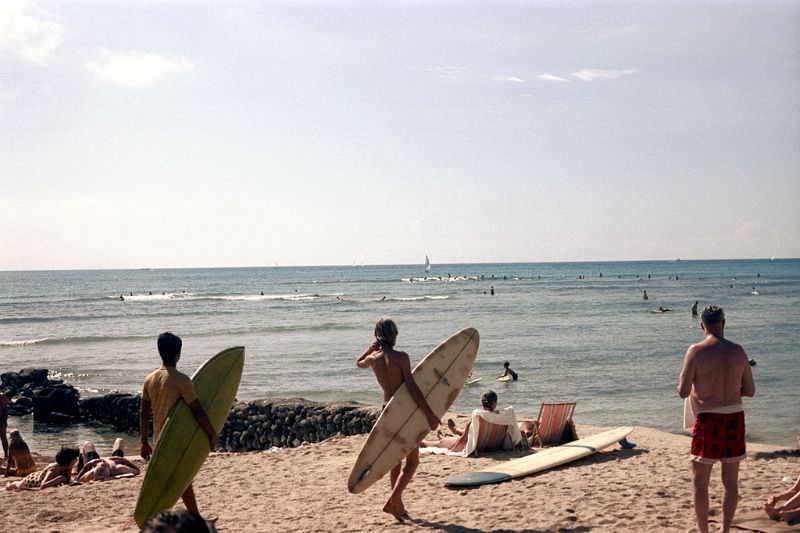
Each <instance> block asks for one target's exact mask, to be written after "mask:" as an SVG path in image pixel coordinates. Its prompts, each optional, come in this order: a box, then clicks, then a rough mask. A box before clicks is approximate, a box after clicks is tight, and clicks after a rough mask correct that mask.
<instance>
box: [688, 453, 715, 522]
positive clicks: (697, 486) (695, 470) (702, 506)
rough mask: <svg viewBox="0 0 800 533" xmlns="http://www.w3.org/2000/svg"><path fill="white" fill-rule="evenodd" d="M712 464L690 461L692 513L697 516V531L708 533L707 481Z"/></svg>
mask: <svg viewBox="0 0 800 533" xmlns="http://www.w3.org/2000/svg"><path fill="white" fill-rule="evenodd" d="M713 466H714V465H713V464H705V463H698V462H696V461H692V484H693V487H694V513H695V515H696V516H697V529H698V530H700V533H708V481H709V479H710V478H711V468H712V467H713Z"/></svg>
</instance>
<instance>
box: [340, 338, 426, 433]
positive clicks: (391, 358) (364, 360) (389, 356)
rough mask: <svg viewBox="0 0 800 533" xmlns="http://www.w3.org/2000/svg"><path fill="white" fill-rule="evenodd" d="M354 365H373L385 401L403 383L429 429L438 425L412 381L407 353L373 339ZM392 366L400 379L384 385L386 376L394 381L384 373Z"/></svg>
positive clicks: (390, 371) (361, 366) (389, 371)
mask: <svg viewBox="0 0 800 533" xmlns="http://www.w3.org/2000/svg"><path fill="white" fill-rule="evenodd" d="M376 363H378V367H381V368H377V367H376ZM381 363H383V364H381ZM356 366H357V367H358V368H370V367H373V370H374V371H375V376H376V378H377V379H378V382H379V383H380V384H381V387H383V390H384V398H385V399H386V401H388V400H389V399H391V397H392V395H393V394H394V391H395V390H396V389H397V386H399V384H400V383H405V384H406V388H407V389H408V392H409V393H410V394H411V397H412V398H413V399H414V402H416V404H417V405H418V406H419V408H420V409H421V410H422V412H423V413H424V414H425V418H427V419H428V425H429V426H430V428H431V430H434V429H436V428H437V427H439V423H440V422H439V418H438V417H437V416H436V415H435V414H434V412H433V411H432V410H431V407H430V405H428V402H427V400H425V396H424V395H423V394H422V391H421V390H419V386H417V383H416V382H415V381H414V375H413V374H412V373H411V360H410V358H409V357H408V354H407V353H405V352H398V351H396V350H394V349H393V348H392V347H391V346H387V347H386V348H383V347H382V346H381V342H380V341H379V340H375V341H373V343H372V344H370V345H369V347H368V348H367V349H366V350H365V351H364V353H362V354H361V356H360V357H359V358H358V360H357V361H356ZM384 367H385V368H384ZM392 367H394V368H399V370H400V375H401V377H402V379H401V380H400V381H399V383H397V386H393V385H394V384H393V383H387V386H384V381H385V380H386V379H387V377H388V381H390V382H391V381H394V380H392V379H391V376H386V374H392V373H393V368H392ZM387 396H388V397H387Z"/></svg>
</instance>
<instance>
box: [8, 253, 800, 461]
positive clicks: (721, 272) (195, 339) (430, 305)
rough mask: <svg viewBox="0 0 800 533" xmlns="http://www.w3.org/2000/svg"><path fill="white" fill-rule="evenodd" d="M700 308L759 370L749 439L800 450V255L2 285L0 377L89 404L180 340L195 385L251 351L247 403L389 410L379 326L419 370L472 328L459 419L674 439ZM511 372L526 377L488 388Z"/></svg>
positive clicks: (37, 274) (43, 434)
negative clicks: (720, 316)
mask: <svg viewBox="0 0 800 533" xmlns="http://www.w3.org/2000/svg"><path fill="white" fill-rule="evenodd" d="M492 290H494V294H491V292H492ZM645 290H646V291H647V294H648V296H649V299H648V300H643V298H642V291H645ZM120 296H122V298H120ZM695 301H699V306H700V308H701V309H702V307H703V306H705V305H709V304H717V305H721V306H722V307H723V308H724V309H725V311H726V314H727V328H726V336H727V337H728V338H730V339H731V340H733V341H735V342H738V343H740V344H742V345H743V346H744V347H745V349H746V350H747V352H748V354H749V356H750V357H751V358H752V359H754V360H755V361H756V362H757V366H756V367H754V373H755V378H756V387H757V392H756V397H755V398H753V399H747V400H745V409H746V413H747V427H748V438H749V439H751V440H753V441H759V442H769V443H773V444H778V445H785V446H793V447H794V446H797V445H798V443H797V435H798V432H799V431H800V409H798V408H797V406H798V405H800V380H798V377H797V376H798V374H797V369H798V367H797V364H798V346H800V260H798V259H778V260H732V261H680V260H676V261H642V262H600V263H532V264H450V265H443V264H436V263H435V258H434V263H433V265H432V267H431V270H430V272H425V271H424V268H423V265H394V266H336V267H333V266H331V267H265V268H192V269H141V270H94V271H90V270H86V271H31V272H0V371H2V372H6V371H18V370H20V369H21V368H23V367H43V368H48V369H50V371H51V378H52V377H57V378H62V379H64V380H65V381H67V382H68V383H71V384H73V385H75V386H76V387H78V388H79V389H80V390H81V394H82V396H83V397H88V396H92V395H98V394H105V393H108V392H111V391H122V392H137V391H138V390H139V388H140V386H141V383H142V380H143V379H144V376H145V375H146V374H147V372H148V371H149V370H151V369H153V368H155V367H157V366H158V365H159V363H160V361H159V358H158V353H157V351H156V337H157V335H158V334H159V333H161V332H163V331H172V332H174V333H176V334H178V335H180V336H181V337H182V338H183V341H184V345H183V355H182V358H181V361H180V364H179V368H181V369H182V370H183V371H184V372H186V373H189V374H191V373H192V372H193V371H194V370H195V369H196V368H197V367H198V366H199V365H200V364H201V363H202V362H203V361H204V360H205V359H206V358H208V357H209V356H211V355H213V354H214V353H216V352H218V351H220V350H222V349H223V348H226V347H229V346H234V345H243V346H245V347H246V350H247V351H246V358H247V359H246V363H245V371H244V376H243V378H242V384H241V387H240V389H239V399H240V400H251V399H258V398H289V397H302V398H306V399H310V400H318V401H332V400H355V401H359V402H364V403H369V404H375V405H378V404H380V403H381V402H382V395H381V393H380V389H379V388H378V385H377V383H376V381H375V378H374V376H373V375H372V373H371V372H370V371H368V370H360V369H358V368H356V366H355V360H356V358H357V357H358V355H360V353H361V352H362V351H363V350H364V349H365V348H366V347H367V345H368V344H369V343H370V342H371V340H372V328H373V324H374V322H375V320H376V319H377V318H379V317H382V316H390V317H392V318H394V319H395V320H396V322H397V324H398V327H399V330H400V334H399V337H398V345H397V347H398V349H401V350H405V351H407V352H408V353H409V354H410V355H411V360H412V365H413V364H414V363H415V362H416V361H419V359H420V358H421V357H423V356H424V355H425V354H426V353H428V352H429V351H430V350H431V349H432V348H433V347H435V346H436V345H437V344H438V343H439V342H440V341H441V340H443V339H445V338H446V337H447V336H449V335H450V334H451V333H454V332H455V331H457V330H459V329H461V328H463V327H466V326H472V327H475V328H477V329H478V330H479V332H480V334H481V345H480V350H479V352H478V359H477V362H476V364H475V368H474V372H473V377H474V378H481V381H480V382H479V383H477V384H476V385H474V386H471V387H468V388H465V389H464V391H463V392H462V393H461V395H460V396H459V398H458V399H457V401H456V403H455V405H454V407H453V408H454V409H455V410H458V411H463V412H468V411H470V410H472V409H473V408H475V407H478V406H479V397H480V394H481V393H482V392H483V391H485V390H487V389H489V388H491V389H493V390H494V391H495V392H497V393H498V395H499V397H500V401H499V404H500V406H506V405H513V406H514V407H515V409H516V411H517V413H518V415H523V416H530V417H535V416H536V415H537V414H538V410H539V405H540V403H541V402H542V401H576V402H577V408H576V413H575V420H576V421H577V422H578V423H584V424H593V425H599V426H618V425H644V426H650V427H654V428H658V429H662V430H665V431H671V432H679V431H680V428H681V421H682V405H683V404H682V401H681V400H680V399H679V398H678V397H677V394H676V391H675V387H676V384H677V380H678V373H679V371H680V368H681V363H682V359H683V354H684V353H685V350H686V348H687V346H688V345H689V344H690V343H692V342H696V341H698V340H699V339H701V338H702V332H701V330H700V329H699V325H698V322H697V319H695V318H693V317H692V316H691V314H690V307H691V305H692V304H693V303H694V302H695ZM658 307H665V308H671V309H672V311H671V312H666V313H654V312H653V311H654V310H655V309H657V308H658ZM504 361H509V362H510V363H511V368H512V369H514V370H515V371H516V372H518V373H519V375H520V379H519V381H517V382H512V383H499V382H496V381H495V379H494V378H495V376H496V375H498V374H499V373H501V372H502V364H503V362H504ZM10 426H11V427H14V426H18V427H20V429H21V430H22V432H23V435H24V436H25V437H26V439H27V440H28V441H29V442H30V443H32V444H33V447H34V448H35V447H36V446H39V447H40V448H54V447H55V446H56V445H57V444H69V443H70V442H71V441H74V443H75V444H77V441H78V440H83V439H85V438H92V439H95V440H99V441H101V442H102V443H107V442H110V441H111V440H113V436H114V435H113V432H112V431H110V430H109V429H107V428H102V427H97V426H78V427H51V426H48V425H46V424H40V423H37V424H34V423H33V422H32V420H30V417H22V418H13V417H12V419H11V420H10Z"/></svg>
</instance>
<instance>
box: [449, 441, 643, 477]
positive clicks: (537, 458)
mask: <svg viewBox="0 0 800 533" xmlns="http://www.w3.org/2000/svg"><path fill="white" fill-rule="evenodd" d="M631 431H633V428H632V427H620V428H617V429H611V430H608V431H604V432H603V433H599V434H597V435H592V436H591V437H587V438H585V439H580V440H576V441H572V442H570V443H567V444H562V445H561V446H556V447H553V448H545V449H543V450H541V451H538V452H536V453H534V454H531V455H528V456H525V457H521V458H519V459H513V460H511V461H504V462H498V463H497V464H495V465H492V466H491V467H489V468H486V469H484V470H478V471H476V472H468V473H466V474H461V475H460V476H453V477H450V478H448V479H447V481H445V485H447V486H448V487H476V486H478V485H486V484H488V483H500V482H501V481H508V480H510V479H515V478H518V477H524V476H528V475H530V474H535V473H537V472H542V471H544V470H548V469H550V468H554V467H556V466H561V465H563V464H566V463H569V462H571V461H575V460H577V459H581V458H583V457H587V456H589V455H592V454H593V453H595V452H597V451H598V450H601V449H603V448H605V447H607V446H610V445H612V444H614V443H615V442H619V441H621V440H622V439H624V438H625V437H626V436H628V434H629V433H630V432H631Z"/></svg>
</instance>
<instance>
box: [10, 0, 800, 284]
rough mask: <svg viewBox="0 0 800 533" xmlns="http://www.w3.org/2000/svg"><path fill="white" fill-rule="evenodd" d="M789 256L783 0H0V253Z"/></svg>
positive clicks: (105, 262) (794, 11) (790, 35)
mask: <svg viewBox="0 0 800 533" xmlns="http://www.w3.org/2000/svg"><path fill="white" fill-rule="evenodd" d="M425 255H429V256H430V258H431V262H432V263H461V262H543V261H544V262H546V261H595V260H597V261H605V260H640V259H667V260H668V259H675V258H681V259H725V258H758V257H771V256H776V257H800V2H790V1H779V2H766V1H758V2H755V1H753V2H722V1H718V2H688V1H687V2H656V1H648V2H518V1H517V2H504V1H493V2H471V1H458V2H455V1H453V2H424V1H413V2H412V1H402V2H401V1H396V2H366V1H364V2H353V1H341V2H314V1H299V2H255V1H252V2H191V1H182V2H167V1H158V2H142V1H132V2H114V1H95V2H87V1H82V2H68V1H59V2H48V1H39V2H34V1H18V0H4V1H3V2H2V3H0V270H35V269H78V268H144V267H152V268H155V267H213V266H273V265H282V266H289V265H337V264H338V265H350V264H396V263H412V264H413V263H422V262H423V261H424V257H425Z"/></svg>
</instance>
